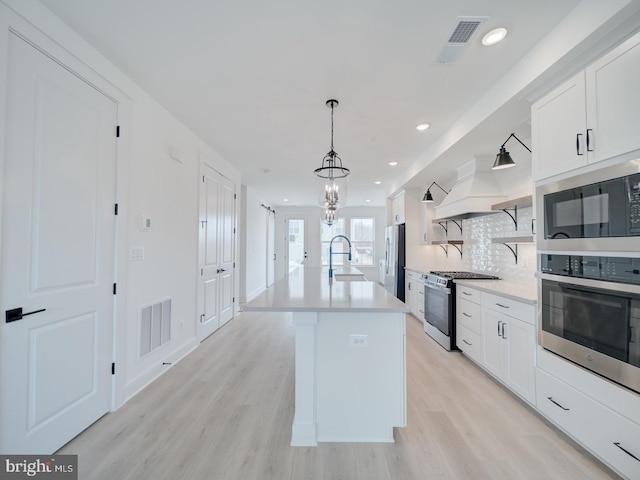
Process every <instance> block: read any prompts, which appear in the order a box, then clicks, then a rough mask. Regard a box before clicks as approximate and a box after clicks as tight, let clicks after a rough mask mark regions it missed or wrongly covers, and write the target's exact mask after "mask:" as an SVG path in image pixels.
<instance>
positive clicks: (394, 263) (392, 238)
mask: <svg viewBox="0 0 640 480" xmlns="http://www.w3.org/2000/svg"><path fill="white" fill-rule="evenodd" d="M384 248H385V254H384V288H386V289H387V290H388V291H389V292H390V293H392V294H393V295H395V296H396V297H398V298H399V299H400V300H402V301H403V302H404V267H405V259H406V254H405V239H404V223H402V224H400V225H393V226H390V227H387V228H385V231H384Z"/></svg>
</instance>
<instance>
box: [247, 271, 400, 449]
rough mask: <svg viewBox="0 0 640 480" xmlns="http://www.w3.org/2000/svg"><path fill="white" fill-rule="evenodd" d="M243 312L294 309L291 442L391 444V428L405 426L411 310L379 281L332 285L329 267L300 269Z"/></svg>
mask: <svg viewBox="0 0 640 480" xmlns="http://www.w3.org/2000/svg"><path fill="white" fill-rule="evenodd" d="M342 273H343V274H347V273H356V272H348V270H347V269H346V268H343V269H342ZM350 277H351V276H350V275H345V276H344V277H342V278H350ZM337 278H340V276H338V277H337ZM351 278H353V277H351ZM244 309H245V311H270V312H292V313H293V323H294V324H295V328H296V340H295V342H296V344H295V415H294V419H293V426H292V429H291V445H293V446H315V445H317V443H318V442H393V441H394V440H393V427H404V426H406V411H407V400H406V351H405V345H406V342H405V334H406V325H405V314H406V313H407V312H408V311H409V307H408V306H407V305H405V304H404V303H403V302H401V301H400V300H398V299H397V298H396V297H394V296H393V295H391V294H389V293H388V292H387V291H386V290H385V289H384V288H382V287H381V286H380V285H378V284H377V283H376V282H368V281H341V280H335V279H334V280H333V281H331V282H330V280H329V275H328V269H327V268H326V267H300V268H298V269H297V270H295V271H293V272H291V273H290V274H289V275H288V276H287V277H285V278H284V279H282V280H280V281H278V282H276V283H275V284H274V285H273V286H271V287H269V288H268V289H266V290H265V291H264V292H263V293H262V294H261V295H260V296H258V297H257V298H256V299H254V300H253V301H251V302H249V303H248V304H247V305H246V306H245V308H244Z"/></svg>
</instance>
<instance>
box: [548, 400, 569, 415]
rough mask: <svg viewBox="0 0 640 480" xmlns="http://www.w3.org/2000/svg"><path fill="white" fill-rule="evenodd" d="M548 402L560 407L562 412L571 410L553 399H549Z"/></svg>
mask: <svg viewBox="0 0 640 480" xmlns="http://www.w3.org/2000/svg"><path fill="white" fill-rule="evenodd" d="M547 400H549V401H550V402H551V403H553V404H554V405H556V406H557V407H560V408H561V409H562V410H564V411H565V412H568V411H569V410H570V409H569V408H566V407H563V406H562V405H560V404H559V403H558V402H556V401H555V400H554V399H553V397H547Z"/></svg>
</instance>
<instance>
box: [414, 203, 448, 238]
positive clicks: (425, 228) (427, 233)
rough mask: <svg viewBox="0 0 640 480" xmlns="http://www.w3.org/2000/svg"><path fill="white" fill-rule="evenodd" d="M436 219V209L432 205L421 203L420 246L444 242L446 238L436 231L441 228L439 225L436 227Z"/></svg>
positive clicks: (419, 221) (419, 214)
mask: <svg viewBox="0 0 640 480" xmlns="http://www.w3.org/2000/svg"><path fill="white" fill-rule="evenodd" d="M434 218H435V209H434V207H433V206H432V204H431V203H425V202H420V206H419V207H418V229H419V232H418V233H419V237H418V243H419V244H420V245H431V242H432V241H434V240H442V239H443V238H444V235H442V234H440V233H439V232H438V230H436V228H435V227H437V228H440V227H439V226H438V225H435V226H434V223H433V219H434Z"/></svg>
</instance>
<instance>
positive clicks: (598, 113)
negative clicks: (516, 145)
mask: <svg viewBox="0 0 640 480" xmlns="http://www.w3.org/2000/svg"><path fill="white" fill-rule="evenodd" d="M638 85H640V34H637V35H635V36H633V37H632V38H630V39H629V40H627V41H626V42H624V43H622V44H621V45H619V46H618V47H616V48H615V49H614V50H612V51H611V52H609V53H608V54H606V55H605V56H603V57H602V58H600V59H599V60H598V61H596V62H595V63H594V64H592V65H591V66H589V67H588V68H587V69H586V70H585V71H582V72H580V73H579V74H578V75H576V76H575V77H573V78H572V79H571V80H569V81H568V82H566V83H564V84H563V85H561V86H560V87H558V88H556V89H555V90H554V91H552V92H551V93H549V94H548V95H546V96H545V97H543V98H542V99H540V100H539V101H537V102H536V103H535V104H534V105H533V106H532V108H531V127H532V141H533V148H532V150H533V153H532V155H533V157H532V158H533V177H534V180H541V179H544V178H548V177H551V176H553V175H557V174H560V173H564V172H568V171H570V170H573V169H575V168H579V167H581V166H583V165H586V164H590V163H596V162H599V161H602V160H606V159H608V158H612V157H616V156H618V155H622V154H625V153H628V152H631V151H634V150H637V149H639V148H640V129H638V128H637V126H638V124H640V90H639V89H638V88H637V86H638Z"/></svg>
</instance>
